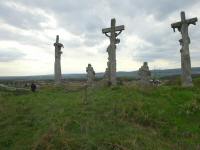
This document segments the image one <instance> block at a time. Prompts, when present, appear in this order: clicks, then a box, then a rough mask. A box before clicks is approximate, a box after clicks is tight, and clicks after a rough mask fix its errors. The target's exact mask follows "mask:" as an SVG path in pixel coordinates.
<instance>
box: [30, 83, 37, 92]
mask: <svg viewBox="0 0 200 150" xmlns="http://www.w3.org/2000/svg"><path fill="white" fill-rule="evenodd" d="M36 88H37V87H36V85H35V83H32V84H31V91H32V92H35V91H36Z"/></svg>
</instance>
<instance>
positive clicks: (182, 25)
mask: <svg viewBox="0 0 200 150" xmlns="http://www.w3.org/2000/svg"><path fill="white" fill-rule="evenodd" d="M196 22H197V18H191V19H186V17H185V12H181V21H180V22H176V23H173V24H171V27H172V28H173V30H174V32H175V30H176V29H178V31H179V32H181V35H182V39H181V40H179V42H180V45H181V47H182V48H181V69H182V76H181V80H182V86H183V87H191V86H193V83H192V77H191V72H192V71H191V60H190V52H189V44H190V37H189V34H188V27H189V25H190V24H193V25H196Z"/></svg>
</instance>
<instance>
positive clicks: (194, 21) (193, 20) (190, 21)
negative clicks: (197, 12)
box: [187, 17, 198, 25]
mask: <svg viewBox="0 0 200 150" xmlns="http://www.w3.org/2000/svg"><path fill="white" fill-rule="evenodd" d="M197 21H198V19H197V17H196V18H192V19H188V20H187V23H188V25H190V24H193V25H196V22H197Z"/></svg>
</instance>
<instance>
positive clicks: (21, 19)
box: [0, 2, 47, 29]
mask: <svg viewBox="0 0 200 150" xmlns="http://www.w3.org/2000/svg"><path fill="white" fill-rule="evenodd" d="M0 19H2V20H4V21H5V22H6V23H7V24H10V25H12V26H15V27H18V28H23V29H40V28H41V26H40V23H42V22H44V21H45V20H46V19H47V18H46V17H44V16H39V15H38V14H32V13H29V12H24V11H20V10H18V9H17V8H15V7H9V6H7V5H5V4H4V3H3V2H0Z"/></svg>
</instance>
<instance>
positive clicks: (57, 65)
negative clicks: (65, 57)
mask: <svg viewBox="0 0 200 150" xmlns="http://www.w3.org/2000/svg"><path fill="white" fill-rule="evenodd" d="M54 46H55V63H54V77H55V83H56V84H60V83H61V79H62V74H61V63H60V60H61V54H62V51H61V48H62V47H64V46H63V44H61V43H59V35H57V36H56V43H54Z"/></svg>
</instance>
